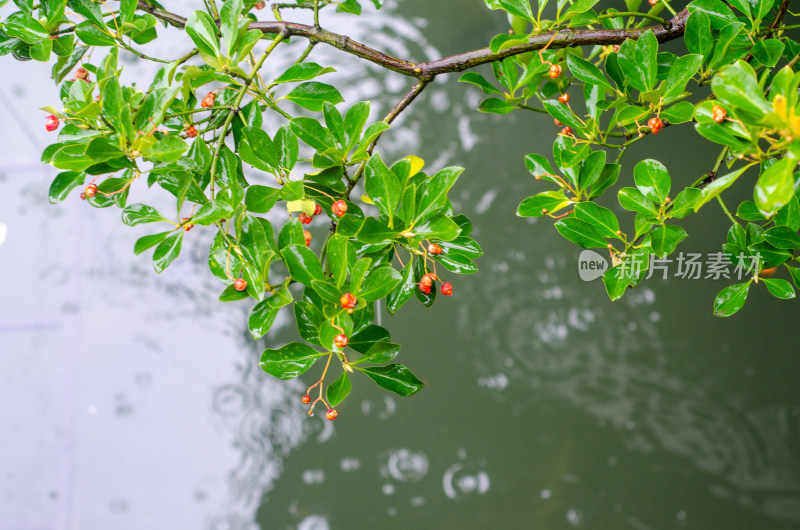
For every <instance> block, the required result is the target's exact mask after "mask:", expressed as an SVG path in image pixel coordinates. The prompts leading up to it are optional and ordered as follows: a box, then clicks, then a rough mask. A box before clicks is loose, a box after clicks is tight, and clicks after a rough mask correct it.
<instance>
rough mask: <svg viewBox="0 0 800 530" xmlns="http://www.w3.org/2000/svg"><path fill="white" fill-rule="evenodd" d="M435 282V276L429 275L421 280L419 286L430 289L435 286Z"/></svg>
mask: <svg viewBox="0 0 800 530" xmlns="http://www.w3.org/2000/svg"><path fill="white" fill-rule="evenodd" d="M433 281H434V276H433V274H430V273H428V274H426V275H424V276H423V277H422V279H420V281H419V284H420V285H424V286H425V287H430V286H431V285H433Z"/></svg>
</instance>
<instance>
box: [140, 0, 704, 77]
mask: <svg viewBox="0 0 800 530" xmlns="http://www.w3.org/2000/svg"><path fill="white" fill-rule="evenodd" d="M139 9H142V10H144V11H147V12H148V13H151V14H153V15H154V16H155V17H156V18H159V19H161V20H163V21H165V22H167V23H169V24H171V25H173V26H175V27H177V28H181V29H183V27H185V26H186V19H185V18H184V17H182V16H180V15H176V14H174V13H170V12H168V11H164V10H162V9H159V8H157V7H155V6H153V5H150V4H148V3H147V2H146V1H145V0H139ZM688 17H689V12H688V11H687V10H686V9H684V10H683V11H681V12H679V13H678V14H677V15H675V16H674V17H673V18H672V19H670V20H669V21H667V23H666V24H664V25H663V26H662V25H655V26H648V27H645V28H633V29H584V30H574V29H562V30H557V31H549V32H546V33H541V34H539V35H534V36H532V37H531V38H530V39H528V42H527V43H525V44H521V45H519V46H513V47H511V48H507V49H505V50H502V51H500V52H498V53H492V51H491V50H490V49H489V48H482V49H480V50H473V51H470V52H466V53H460V54H457V55H452V56H450V57H445V58H443V59H438V60H436V61H429V62H422V63H415V62H411V61H407V60H403V59H399V58H397V57H392V56H391V55H387V54H385V53H383V52H381V51H378V50H375V49H373V48H370V47H369V46H366V45H364V44H361V43H359V42H356V41H354V40H352V39H350V38H349V37H347V36H346V35H340V34H338V33H333V32H331V31H327V30H325V29H322V28H319V27H314V26H309V25H306V24H297V23H294V22H280V21H277V22H252V23H251V24H250V29H257V30H259V31H262V32H263V33H265V34H281V33H282V34H286V35H289V36H291V37H303V38H306V39H308V40H309V41H311V42H314V43H317V42H322V43H325V44H328V45H329V46H332V47H334V48H337V49H339V50H341V51H343V52H345V53H349V54H351V55H355V56H356V57H360V58H361V59H365V60H367V61H370V62H373V63H375V64H377V65H379V66H382V67H383V68H387V69H389V70H392V71H395V72H399V73H401V74H403V75H407V76H410V77H416V78H418V79H426V80H430V79H433V78H434V77H436V76H437V75H439V74H445V73H449V72H460V71H462V70H467V69H469V68H474V67H476V66H479V65H482V64H487V63H493V62H496V61H500V60H502V59H505V58H506V57H511V56H513V55H519V54H521V53H526V52H530V51H534V50H541V49H543V48H544V47H545V46H547V47H548V49H558V48H567V47H573V46H586V45H592V44H620V43H622V42H623V41H625V40H626V39H637V38H639V37H640V36H641V35H642V34H643V33H644V32H646V31H648V30H652V31H653V34H654V35H655V36H656V38H657V39H658V41H659V42H666V41H669V40H673V39H677V38H679V37H681V36H682V35H683V32H684V30H685V29H686V20H687V18H688ZM548 43H550V44H549V46H548Z"/></svg>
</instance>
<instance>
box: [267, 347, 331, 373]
mask: <svg viewBox="0 0 800 530" xmlns="http://www.w3.org/2000/svg"><path fill="white" fill-rule="evenodd" d="M319 356H320V354H319V353H318V352H317V350H315V349H314V348H312V347H311V346H309V345H308V344H303V343H302V342H290V343H289V344H287V345H285V346H283V347H281V348H279V349H277V350H264V353H262V354H261V361H260V362H259V363H258V365H259V366H260V367H261V369H262V370H264V371H265V372H267V373H268V374H270V375H272V376H275V377H277V378H278V379H283V380H288V379H294V378H295V377H297V376H299V375H301V374H302V373H303V372H305V371H306V370H308V369H309V368H311V367H312V366H313V365H314V363H315V362H317V359H318V358H319Z"/></svg>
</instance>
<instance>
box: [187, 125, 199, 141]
mask: <svg viewBox="0 0 800 530" xmlns="http://www.w3.org/2000/svg"><path fill="white" fill-rule="evenodd" d="M186 136H188V137H189V138H194V137H196V136H197V129H195V128H194V125H190V126H189V127H187V128H186Z"/></svg>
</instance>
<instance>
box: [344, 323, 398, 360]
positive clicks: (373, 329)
mask: <svg viewBox="0 0 800 530" xmlns="http://www.w3.org/2000/svg"><path fill="white" fill-rule="evenodd" d="M391 340H392V337H391V336H390V335H389V332H388V331H387V330H386V328H383V327H381V326H376V325H374V324H370V325H368V326H367V327H365V328H364V329H362V330H361V331H359V332H358V333H355V334H354V335H353V336H352V337H350V342H348V344H347V345H348V346H350V347H351V348H352V349H354V350H355V351H357V352H358V353H361V354H365V353H367V351H369V350H370V349H371V348H372V347H373V345H375V344H376V343H377V342H380V341H385V342H390V341H391Z"/></svg>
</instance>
